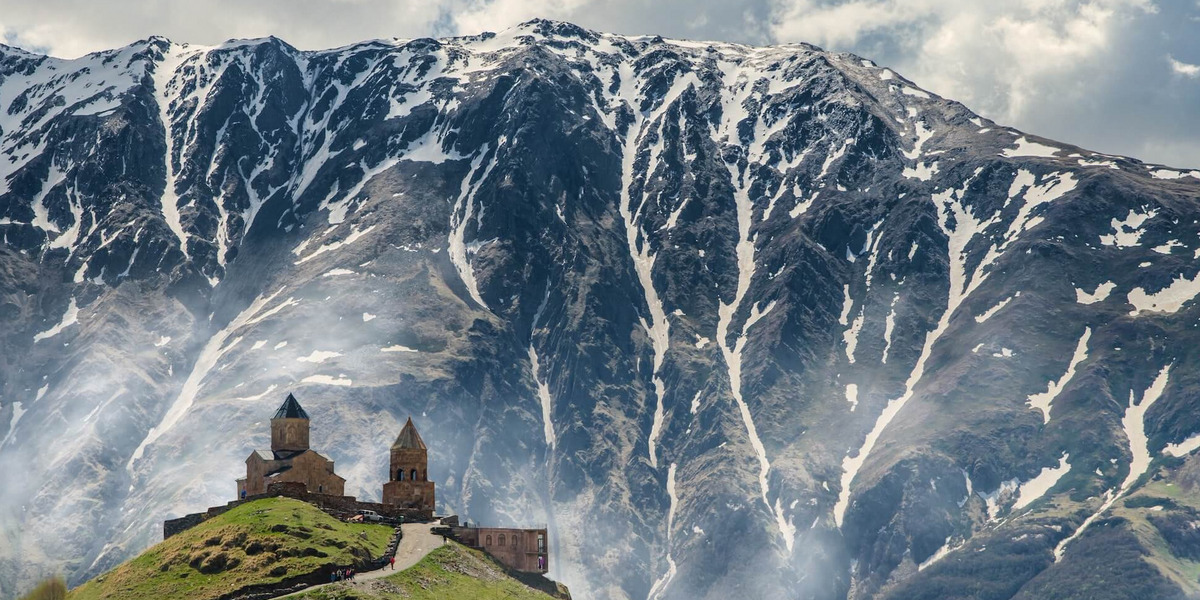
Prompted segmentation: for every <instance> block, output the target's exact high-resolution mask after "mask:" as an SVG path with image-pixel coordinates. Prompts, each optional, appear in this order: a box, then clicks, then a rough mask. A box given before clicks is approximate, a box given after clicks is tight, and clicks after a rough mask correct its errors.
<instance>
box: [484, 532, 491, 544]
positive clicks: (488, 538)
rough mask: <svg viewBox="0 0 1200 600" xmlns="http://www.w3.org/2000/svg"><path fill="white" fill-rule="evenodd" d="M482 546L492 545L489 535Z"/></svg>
mask: <svg viewBox="0 0 1200 600" xmlns="http://www.w3.org/2000/svg"><path fill="white" fill-rule="evenodd" d="M483 545H484V546H491V545H492V536H491V535H490V534H489V535H488V536H487V541H486V542H484V543H483Z"/></svg>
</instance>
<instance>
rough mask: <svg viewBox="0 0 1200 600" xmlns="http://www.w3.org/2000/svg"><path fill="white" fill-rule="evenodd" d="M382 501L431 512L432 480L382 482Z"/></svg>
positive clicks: (432, 506) (432, 503)
mask: <svg viewBox="0 0 1200 600" xmlns="http://www.w3.org/2000/svg"><path fill="white" fill-rule="evenodd" d="M383 503H384V504H386V505H389V506H396V507H399V508H406V509H411V510H418V511H428V512H429V513H430V514H433V510H434V506H435V503H436V499H435V498H434V491H433V482H432V481H408V480H407V479H406V480H405V481H389V482H387V483H385V484H383Z"/></svg>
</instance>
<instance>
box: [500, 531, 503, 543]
mask: <svg viewBox="0 0 1200 600" xmlns="http://www.w3.org/2000/svg"><path fill="white" fill-rule="evenodd" d="M500 545H501V546H503V545H504V534H503V533H502V534H500Z"/></svg>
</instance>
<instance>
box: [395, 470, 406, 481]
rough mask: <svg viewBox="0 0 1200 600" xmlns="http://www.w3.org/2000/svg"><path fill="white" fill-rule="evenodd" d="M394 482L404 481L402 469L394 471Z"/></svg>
mask: <svg viewBox="0 0 1200 600" xmlns="http://www.w3.org/2000/svg"><path fill="white" fill-rule="evenodd" d="M396 481H404V469H400V470H399V471H396Z"/></svg>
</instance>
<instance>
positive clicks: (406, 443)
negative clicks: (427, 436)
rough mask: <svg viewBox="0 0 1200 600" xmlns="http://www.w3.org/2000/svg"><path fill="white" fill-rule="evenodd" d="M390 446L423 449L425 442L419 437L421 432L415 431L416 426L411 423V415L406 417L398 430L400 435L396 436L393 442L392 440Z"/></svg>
mask: <svg viewBox="0 0 1200 600" xmlns="http://www.w3.org/2000/svg"><path fill="white" fill-rule="evenodd" d="M392 447H393V448H417V449H419V450H424V449H425V442H424V440H422V439H421V434H419V433H417V427H416V426H415V425H413V422H412V417H409V418H408V422H407V423H405V424H404V429H401V430H400V435H398V436H396V441H395V442H392Z"/></svg>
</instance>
